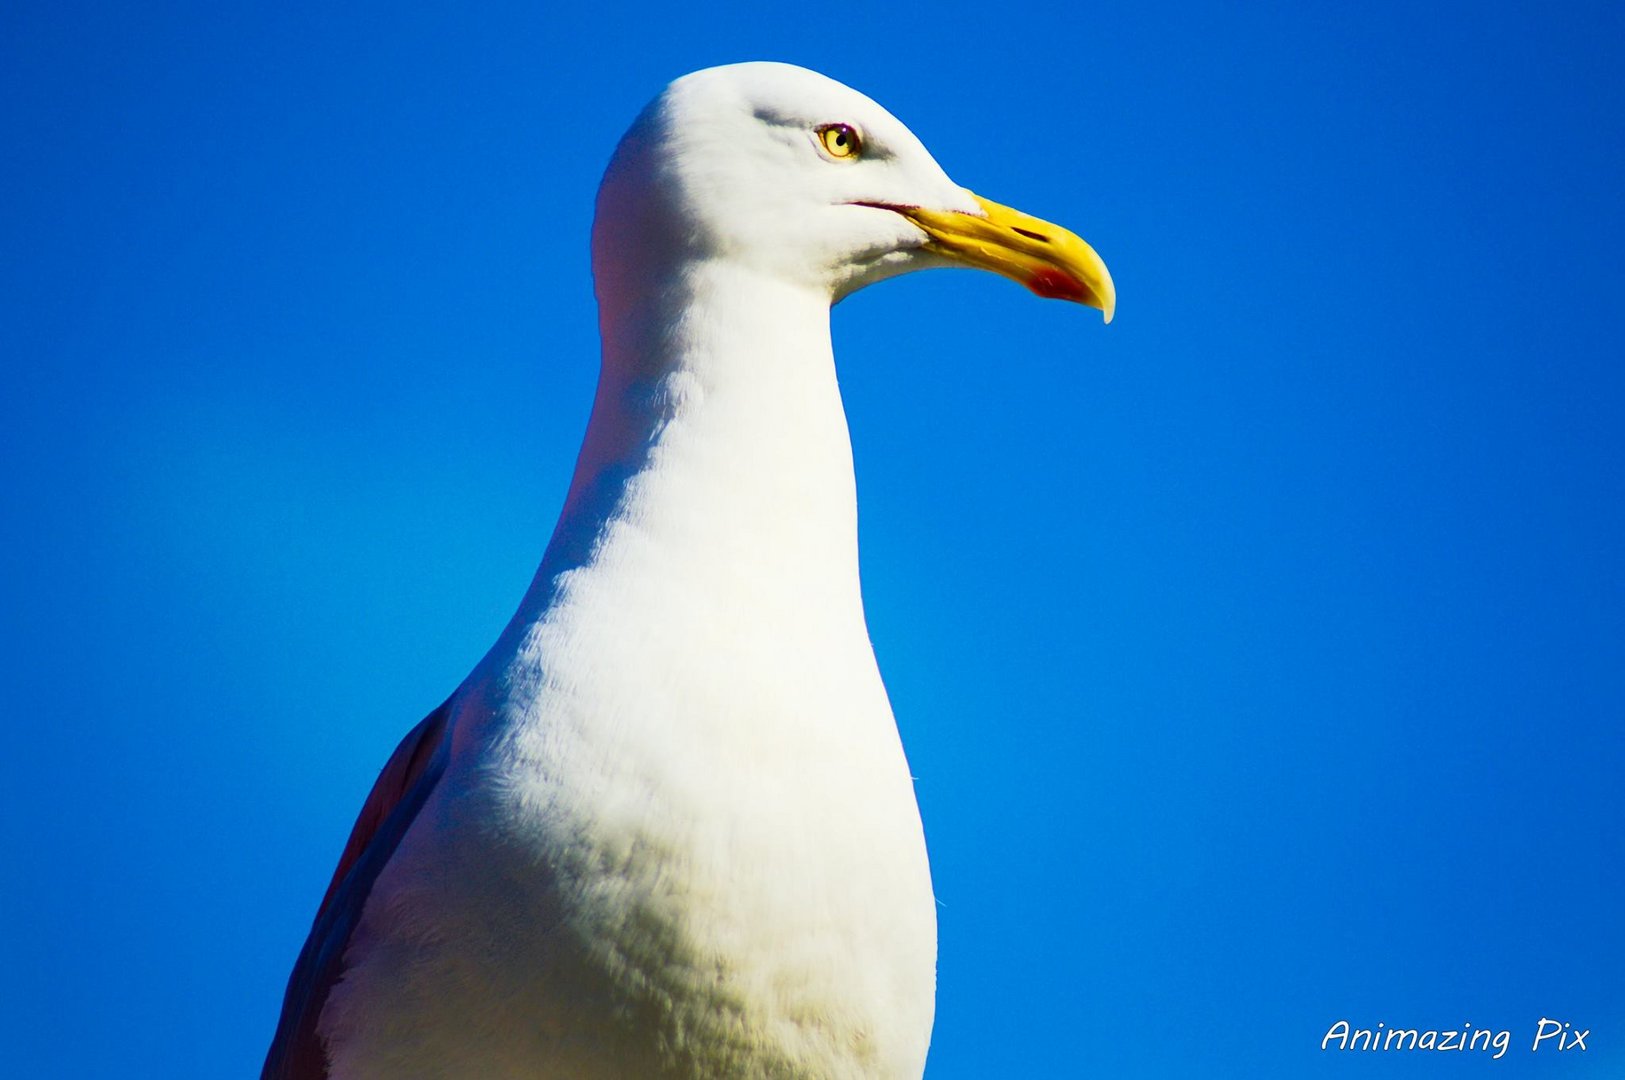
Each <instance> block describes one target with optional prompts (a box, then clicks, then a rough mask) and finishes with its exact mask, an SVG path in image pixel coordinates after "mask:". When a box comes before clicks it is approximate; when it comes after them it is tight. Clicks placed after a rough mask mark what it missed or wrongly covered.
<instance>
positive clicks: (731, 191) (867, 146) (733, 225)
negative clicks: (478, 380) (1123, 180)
mask: <svg viewBox="0 0 1625 1080" xmlns="http://www.w3.org/2000/svg"><path fill="white" fill-rule="evenodd" d="M711 260H727V261H730V262H732V263H735V264H739V265H743V266H746V267H748V268H749V269H751V270H752V271H753V272H757V273H762V274H767V275H771V276H773V277H775V278H778V279H781V280H784V281H787V282H789V283H792V284H794V285H797V286H802V287H806V288H808V289H811V290H814V291H816V292H818V293H821V294H825V295H827V296H828V297H829V299H830V300H831V301H832V302H833V301H836V300H839V299H840V298H842V297H843V296H846V295H847V294H849V293H851V292H853V291H855V290H857V289H859V288H862V287H863V286H865V285H868V284H870V283H872V282H875V281H879V280H882V279H884V278H888V277H892V276H894V275H896V274H900V273H904V272H906V271H909V270H916V269H924V268H928V267H940V266H971V267H977V268H980V269H986V270H993V271H996V272H998V273H1000V274H1003V275H1005V276H1007V277H1010V278H1013V279H1014V280H1016V281H1018V282H1020V283H1022V284H1023V285H1026V286H1027V287H1028V288H1029V289H1031V290H1032V291H1033V292H1035V293H1038V294H1039V295H1041V296H1047V297H1054V298H1058V299H1064V300H1072V301H1076V302H1078V303H1082V304H1087V305H1089V306H1090V307H1094V308H1098V309H1100V310H1101V311H1102V312H1103V313H1104V315H1105V318H1106V321H1107V322H1110V321H1111V317H1112V310H1113V308H1114V307H1115V304H1116V291H1115V289H1114V288H1113V286H1112V279H1111V275H1110V274H1109V273H1108V272H1107V270H1106V264H1105V263H1104V262H1102V261H1101V259H1100V256H1098V255H1096V254H1095V252H1094V249H1093V248H1091V247H1090V246H1089V245H1088V244H1086V243H1084V241H1083V240H1081V239H1079V238H1078V237H1077V236H1076V235H1074V234H1073V233H1071V232H1068V231H1067V230H1066V229H1063V228H1061V227H1059V226H1057V225H1053V224H1050V223H1049V222H1047V221H1043V220H1040V219H1039V218H1035V217H1031V216H1029V215H1027V214H1023V213H1021V212H1019V211H1016V210H1013V209H1011V208H1009V207H1006V206H1001V205H999V204H998V203H995V202H992V201H990V200H988V199H983V198H981V197H980V196H978V195H974V194H972V193H971V192H970V191H967V190H966V189H965V188H963V187H960V186H959V185H958V184H956V183H954V182H953V181H952V180H951V179H949V178H948V174H947V173H946V172H944V171H943V169H942V167H941V166H940V165H938V164H937V162H936V160H935V159H934V158H933V157H932V156H931V153H930V151H928V150H927V149H926V148H925V146H924V144H922V143H921V142H920V140H919V139H918V138H916V137H915V135H914V133H913V132H911V131H909V129H908V128H907V127H905V126H904V125H903V124H902V122H901V121H899V120H898V119H897V118H896V117H894V116H892V114H891V113H889V112H887V111H886V110H885V109H883V108H881V106H879V105H878V104H876V103H875V102H874V101H871V100H870V99H869V98H867V97H865V96H864V95H863V94H860V93H858V92H857V91H856V90H853V89H851V88H850V87H848V86H844V85H842V84H841V83H838V82H836V81H835V80H833V79H830V78H827V77H825V76H823V75H819V74H818V73H816V72H813V71H808V70H806V69H805V68H799V67H795V66H793V65H790V64H778V63H746V64H731V65H728V66H725V67H715V68H708V69H706V70H704V71H699V72H695V73H694V74H692V75H687V76H684V77H683V78H680V79H678V80H676V81H675V82H673V83H671V84H670V85H669V86H668V87H667V88H666V89H665V91H664V92H662V93H661V94H660V96H659V97H657V98H656V99H655V100H654V101H653V102H651V103H650V104H649V106H648V107H647V108H645V109H644V111H643V112H642V114H641V115H639V117H638V119H637V120H636V121H635V122H634V123H633V125H632V127H631V129H630V130H629V131H628V132H627V133H626V135H625V136H624V137H623V138H622V140H621V143H620V145H619V147H617V149H616V151H615V156H614V158H613V160H612V161H611V162H610V166H609V170H608V171H607V172H606V174H605V176H604V182H603V185H602V187H601V188H600V189H599V194H598V206H597V214H596V219H595V222H594V226H593V266H594V277H595V280H596V283H597V289H598V294H599V298H600V301H601V302H608V300H609V299H611V298H614V299H617V300H619V301H620V302H623V303H624V302H626V301H628V300H630V299H631V295H629V294H633V293H637V292H639V291H641V287H646V286H647V283H649V282H651V281H655V280H669V278H668V277H666V276H665V275H669V274H670V273H671V272H674V271H676V272H680V271H681V268H682V267H683V266H685V265H695V264H699V263H704V262H707V261H711Z"/></svg>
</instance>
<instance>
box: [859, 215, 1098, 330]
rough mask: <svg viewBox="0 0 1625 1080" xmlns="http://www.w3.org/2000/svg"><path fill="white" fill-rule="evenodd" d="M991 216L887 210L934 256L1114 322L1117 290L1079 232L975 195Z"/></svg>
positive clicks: (1093, 250)
mask: <svg viewBox="0 0 1625 1080" xmlns="http://www.w3.org/2000/svg"><path fill="white" fill-rule="evenodd" d="M972 198H974V199H975V200H976V202H977V204H978V205H980V206H981V208H982V210H983V211H984V212H985V213H986V214H987V216H986V217H977V216H976V215H975V214H962V213H959V212H957V211H952V210H927V209H925V208H923V207H917V206H893V207H888V209H892V210H895V211H897V213H899V214H902V215H903V216H904V217H906V218H908V219H909V220H910V221H912V222H913V223H914V224H916V225H918V226H919V227H920V228H922V229H924V230H925V232H926V235H928V236H930V237H931V239H930V241H929V242H927V244H926V245H925V248H926V250H927V251H935V252H937V253H938V254H941V255H946V256H948V257H949V258H952V259H957V260H959V261H960V262H963V263H965V264H967V265H970V266H978V267H981V268H982V269H984V270H994V271H997V272H998V273H1000V274H1003V275H1004V276H1005V277H1008V278H1012V279H1014V280H1016V281H1019V282H1021V283H1022V284H1023V285H1025V286H1027V288H1029V289H1031V290H1032V291H1033V292H1035V293H1037V294H1038V295H1039V296H1045V297H1050V298H1052V299H1057V300H1073V301H1076V302H1077V303H1080V304H1087V305H1088V306H1090V307H1092V308H1099V309H1100V310H1101V311H1102V312H1103V313H1104V314H1105V316H1106V321H1107V322H1111V321H1112V312H1113V311H1114V310H1116V308H1117V289H1116V288H1115V287H1114V286H1113V285H1112V276H1111V274H1110V273H1109V272H1108V271H1107V269H1106V264H1105V263H1104V262H1103V261H1101V258H1100V256H1099V255H1096V254H1095V249H1094V248H1092V247H1090V246H1089V245H1088V244H1086V243H1084V242H1083V240H1082V238H1080V237H1079V236H1077V234H1075V233H1070V232H1068V231H1067V230H1065V229H1063V228H1061V227H1060V226H1059V225H1051V224H1050V223H1049V222H1047V221H1044V220H1042V219H1041V218H1035V217H1032V216H1030V215H1028V214H1023V213H1022V212H1021V211H1020V210H1012V209H1011V208H1010V207H1008V206H1000V205H999V204H998V203H996V202H991V201H989V200H987V199H984V198H982V197H981V196H980V195H973V196H972Z"/></svg>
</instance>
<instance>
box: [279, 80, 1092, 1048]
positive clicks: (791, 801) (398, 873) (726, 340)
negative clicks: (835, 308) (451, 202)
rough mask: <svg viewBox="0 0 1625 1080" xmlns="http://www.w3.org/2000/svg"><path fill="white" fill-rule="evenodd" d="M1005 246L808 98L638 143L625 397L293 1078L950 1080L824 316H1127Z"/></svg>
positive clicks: (683, 91) (625, 235)
mask: <svg viewBox="0 0 1625 1080" xmlns="http://www.w3.org/2000/svg"><path fill="white" fill-rule="evenodd" d="M832 130H833V131H834V134H833V135H832V134H830V132H831V131H832ZM846 138H849V140H850V141H849V142H843V141H842V139H846ZM845 151H852V152H850V153H848V152H845ZM1000 214H1013V212H1010V211H1006V210H1005V209H1004V208H1002V207H997V206H996V204H991V203H987V202H985V201H984V200H980V199H978V198H977V197H975V196H973V195H971V194H970V193H969V192H967V191H965V190H964V189H963V188H961V187H959V186H958V185H956V184H954V183H953V182H952V181H950V180H949V179H948V177H947V176H946V174H944V173H943V171H942V170H941V169H940V168H939V167H938V165H937V164H936V162H935V161H934V160H932V158H931V156H930V154H929V153H928V152H927V151H926V150H925V148H924V147H923V146H921V145H920V143H919V141H918V140H917V139H916V138H915V137H914V136H913V135H912V134H911V133H910V132H909V131H908V130H907V129H906V128H905V127H903V125H902V124H900V123H899V122H898V121H897V120H896V119H894V118H893V117H892V116H890V114H888V113H887V112H885V110H883V109H881V108H880V107H879V106H878V105H876V104H875V103H874V102H872V101H870V100H868V99H867V98H865V97H863V96H862V95H860V94H857V93H856V92H854V91H852V90H850V89H848V88H846V87H844V86H841V85H840V84H838V83H835V82H832V81H830V80H828V79H826V78H824V77H822V76H819V75H816V74H814V73H812V72H808V71H804V70H802V69H799V68H793V67H789V66H786V65H779V64H745V65H736V66H733V67H728V68H717V69H712V70H709V71H705V72H700V73H698V74H695V75H691V76H688V77H687V78H684V79H680V80H678V81H677V82H675V83H673V84H672V85H671V86H670V87H668V88H667V90H666V91H665V92H664V93H663V94H662V95H661V96H660V97H659V98H657V99H656V100H655V101H654V102H653V103H652V104H651V105H650V106H649V108H648V109H646V110H645V111H644V113H643V114H642V115H641V116H640V117H639V119H638V120H637V122H636V123H635V124H634V125H633V127H632V129H631V130H630V131H629V132H628V133H627V135H626V136H625V138H624V139H623V141H622V143H621V146H620V148H619V149H618V150H617V152H616V155H615V158H614V161H613V162H612V163H611V166H610V168H609V171H608V173H607V175H606V176H605V179H604V184H603V187H602V189H601V191H600V194H599V200H598V213H597V220H596V224H595V228H594V236H593V267H594V275H595V280H596V284H597V293H598V298H599V304H600V311H601V319H600V324H601V331H602V335H603V341H604V355H603V367H602V375H601V378H600V383H599V387H598V394H597V398H596V401H595V403H594V406H593V412H592V418H591V422H590V424H589V427H588V432H587V436H586V439H585V442H584V444H583V446H582V450H581V456H580V459H579V461H578V463H577V467H576V473H575V478H574V480H573V482H572V484H571V487H570V492H569V495H568V497H567V499H566V503H565V506H564V510H563V513H562V515H561V517H560V520H559V523H558V526H557V529H556V531H555V533H554V535H553V539H552V542H551V543H550V545H549V547H548V549H547V553H546V556H545V557H544V559H543V562H542V565H541V568H540V570H539V571H538V573H537V576H536V579H535V582H534V583H533V585H532V586H531V589H530V591H529V593H528V595H527V596H526V598H525V600H524V602H523V604H522V605H521V607H520V609H519V612H518V614H516V616H515V617H514V619H513V621H512V622H511V623H510V625H509V626H508V628H507V630H506V631H505V632H504V633H503V635H502V637H501V639H500V640H499V641H498V642H497V644H496V646H495V647H494V648H493V649H492V650H491V651H490V653H489V654H488V655H487V656H486V657H485V659H484V660H483V661H482V662H481V663H480V665H479V666H478V667H477V668H476V669H475V671H474V672H473V673H472V674H471V675H470V676H469V677H468V679H467V680H466V681H465V682H464V683H463V685H462V686H461V687H460V688H459V689H458V691H457V692H456V693H455V694H454V695H453V696H452V697H451V698H450V699H449V700H448V701H447V703H446V704H445V705H443V706H442V707H441V708H440V709H439V710H436V712H435V713H434V714H432V715H431V716H430V718H429V719H428V720H426V721H425V722H424V724H423V725H420V727H419V728H418V729H417V730H415V731H414V732H413V734H412V735H411V736H409V737H408V739H407V741H406V742H405V743H403V744H402V747H401V749H400V750H398V751H397V753H396V756H395V758H393V759H392V760H391V762H390V764H389V765H388V766H387V767H386V769H385V772H384V774H383V776H381V778H380V780H379V784H378V788H377V789H376V790H375V791H374V793H373V796H372V798H371V799H369V802H368V806H367V808H366V809H365V810H364V811H363V813H362V817H361V820H360V821H359V822H358V823H357V826H356V832H355V834H354V835H353V836H352V838H351V842H350V845H349V847H348V848H347V850H346V853H345V857H344V859H343V860H341V863H340V866H339V870H338V873H337V874H336V875H335V879H334V884H333V886H332V888H331V889H330V891H329V895H328V897H327V899H326V900H324V902H323V906H322V910H321V912H320V914H319V915H318V917H317V921H316V925H315V927H314V928H313V929H312V932H311V937H310V941H309V942H308V943H307V945H306V948H305V952H304V954H303V955H302V956H301V957H300V961H299V966H298V967H297V968H296V969H295V972H294V975H293V978H292V979H291V980H290V985H289V991H288V999H287V1002H286V1004H285V1007H284V1013H283V1019H282V1025H281V1027H280V1028H279V1031H278V1034H277V1039H276V1042H275V1043H274V1044H273V1046H272V1048H271V1053H270V1056H269V1058H268V1060H267V1063H266V1070H265V1075H266V1076H268V1077H272V1076H274V1077H320V1076H331V1077H334V1078H344V1080H364V1078H368V1080H370V1078H389V1080H408V1078H425V1080H427V1078H481V1080H487V1078H489V1080H497V1078H537V1077H736V1076H737V1077H789V1076H795V1077H803V1076H804V1077H918V1076H919V1075H920V1074H921V1072H922V1070H923V1068H924V1062H925V1055H926V1048H927V1045H928V1042H929V1038H930V1032H931V1022H932V1011H933V998H934V987H935V957H936V923H935V908H934V902H933V899H932V893H931V881H930V874H929V870H928V868H927V863H926V853H925V843H924V838H923V835H922V832H921V827H920V819H919V814H918V811H917V809H916V806H915V801H914V793H913V787H912V782H911V780H910V777H909V772H908V767H907V763H906V762H905V760H904V756H903V750H902V747H901V745H900V743H899V740H898V736H897V730H896V726H895V724H894V722H893V720H892V714H891V709H890V706H889V703H888V701H887V698H886V692H885V689H884V687H883V686H882V684H881V679H880V675H879V672H878V670H877V669H876V666H875V660H874V654H873V651H872V650H871V648H870V644H869V638H868V633H867V630H866V628H865V624H864V616H863V605H862V600H861V596H860V594H859V587H858V554H857V509H856V496H855V491H854V485H853V474H852V460H851V450H850V446H849V442H848V437H847V429H846V420H845V415H844V413H843V411H842V407H841V399H840V394H839V391H838V389H837V386H836V379H835V366H834V360H833V356H832V354H831V348H830V338H829V321H828V314H829V307H830V304H831V303H832V302H833V301H835V300H837V299H839V298H840V297H841V296H843V295H845V294H847V293H849V292H850V291H852V290H853V289H856V288H859V287H861V286H862V285H865V284H868V283H870V282H872V281H875V280H879V279H881V278H884V277H887V276H890V275H892V274H895V273H898V272H901V271H904V270H908V269H913V268H916V267H920V266H929V265H944V264H947V263H951V262H956V261H962V262H969V263H971V264H973V265H981V266H988V267H990V268H993V269H998V270H1001V271H1003V272H1005V273H1008V274H1010V275H1011V276H1015V277H1018V278H1020V279H1022V280H1024V281H1026V282H1027V283H1028V284H1029V285H1031V286H1032V287H1033V288H1035V290H1037V291H1040V292H1044V293H1045V294H1046V295H1064V296H1068V297H1069V298H1072V299H1081V300H1083V301H1084V302H1087V303H1093V304H1095V305H1096V306H1099V307H1102V308H1104V309H1106V310H1107V311H1108V313H1109V311H1110V306H1111V293H1110V290H1111V285H1110V279H1109V277H1106V276H1105V271H1104V267H1103V266H1100V265H1099V260H1098V258H1095V257H1094V255H1093V252H1091V251H1088V249H1087V246H1086V245H1082V244H1081V241H1076V238H1075V237H1071V236H1070V234H1066V233H1064V232H1063V231H1060V230H1054V228H1053V226H1047V225H1045V223H1042V222H1037V221H1036V219H1028V218H1023V217H1020V216H1019V215H1015V216H1014V217H1012V219H1011V221H1015V220H1016V219H1017V218H1019V222H1020V223H1019V224H1016V225H1012V224H1011V222H1010V221H1002V220H1001V219H1000ZM1027 226H1031V227H1027ZM1038 226H1042V227H1043V228H1044V229H1047V230H1053V231H1051V232H1049V233H1046V234H1044V235H1041V236H1039V238H1038V239H1037V240H1034V239H1032V237H1033V236H1034V234H1035V232H1036V231H1037V227H1038ZM994 228H1002V229H1005V230H1006V231H1009V230H1010V229H1014V230H1015V231H1014V232H1011V233H1010V235H1009V237H1008V242H1003V243H994V242H989V241H987V240H986V236H985V235H984V234H986V233H988V230H990V229H994ZM967 230H969V231H967ZM973 234H974V235H973ZM1018 234H1019V235H1018ZM967 237H971V238H969V239H967ZM1080 248H1081V251H1082V252H1087V257H1085V256H1084V255H1082V254H1080V253H1079V249H1080ZM1029 249H1033V250H1029ZM1035 252H1036V253H1035ZM1090 260H1093V261H1092V262H1091V261H1090Z"/></svg>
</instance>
